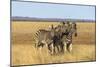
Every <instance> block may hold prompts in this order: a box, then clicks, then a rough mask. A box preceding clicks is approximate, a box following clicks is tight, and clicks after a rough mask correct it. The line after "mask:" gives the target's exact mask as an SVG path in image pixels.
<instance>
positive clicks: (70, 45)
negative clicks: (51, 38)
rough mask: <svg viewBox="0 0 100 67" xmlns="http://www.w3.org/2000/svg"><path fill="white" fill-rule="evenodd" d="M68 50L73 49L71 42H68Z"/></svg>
mask: <svg viewBox="0 0 100 67" xmlns="http://www.w3.org/2000/svg"><path fill="white" fill-rule="evenodd" d="M67 50H68V52H71V51H72V43H69V44H68V46H67Z"/></svg>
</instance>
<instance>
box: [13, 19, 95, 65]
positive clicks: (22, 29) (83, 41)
mask: <svg viewBox="0 0 100 67" xmlns="http://www.w3.org/2000/svg"><path fill="white" fill-rule="evenodd" d="M24 22H25V23H24ZM51 24H53V25H55V26H56V25H58V24H59V23H57V22H32V21H31V22H30V21H13V23H12V65H29V64H47V63H63V62H79V61H94V60H95V23H88V22H87V23H77V27H78V36H77V37H73V50H72V52H71V53H68V52H66V53H65V54H62V55H55V56H51V55H50V54H49V53H48V49H47V48H46V47H43V49H41V50H40V49H38V50H37V49H36V48H35V47H34V41H33V37H34V35H33V34H34V33H35V32H36V31H37V30H38V29H48V26H50V25H51Z"/></svg>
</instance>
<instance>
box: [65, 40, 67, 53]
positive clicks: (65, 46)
mask: <svg viewBox="0 0 100 67" xmlns="http://www.w3.org/2000/svg"><path fill="white" fill-rule="evenodd" d="M66 45H67V44H66V42H64V52H66V51H67V47H66Z"/></svg>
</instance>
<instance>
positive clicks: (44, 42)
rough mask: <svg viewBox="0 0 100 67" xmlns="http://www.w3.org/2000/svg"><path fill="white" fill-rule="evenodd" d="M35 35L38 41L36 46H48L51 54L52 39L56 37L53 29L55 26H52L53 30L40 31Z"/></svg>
mask: <svg viewBox="0 0 100 67" xmlns="http://www.w3.org/2000/svg"><path fill="white" fill-rule="evenodd" d="M34 35H35V37H34V39H35V40H36V43H35V46H36V47H37V48H39V47H44V46H47V47H48V49H49V52H52V48H51V47H52V45H51V44H52V42H53V40H52V38H53V37H54V35H55V29H54V28H53V25H51V30H45V29H39V30H38V31H37V33H36V34H34Z"/></svg>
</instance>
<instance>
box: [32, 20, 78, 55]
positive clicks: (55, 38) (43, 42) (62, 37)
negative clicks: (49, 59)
mask: <svg viewBox="0 0 100 67" xmlns="http://www.w3.org/2000/svg"><path fill="white" fill-rule="evenodd" d="M73 34H74V35H75V36H77V25H76V23H75V22H72V23H71V22H68V21H67V22H61V23H60V24H59V25H57V26H56V27H54V25H51V28H50V30H46V29H39V30H38V31H37V32H36V33H35V34H34V35H35V37H34V39H35V41H36V43H35V46H36V48H40V47H44V46H47V48H48V51H49V52H50V54H57V53H65V52H66V51H68V52H71V51H72V36H73Z"/></svg>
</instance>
